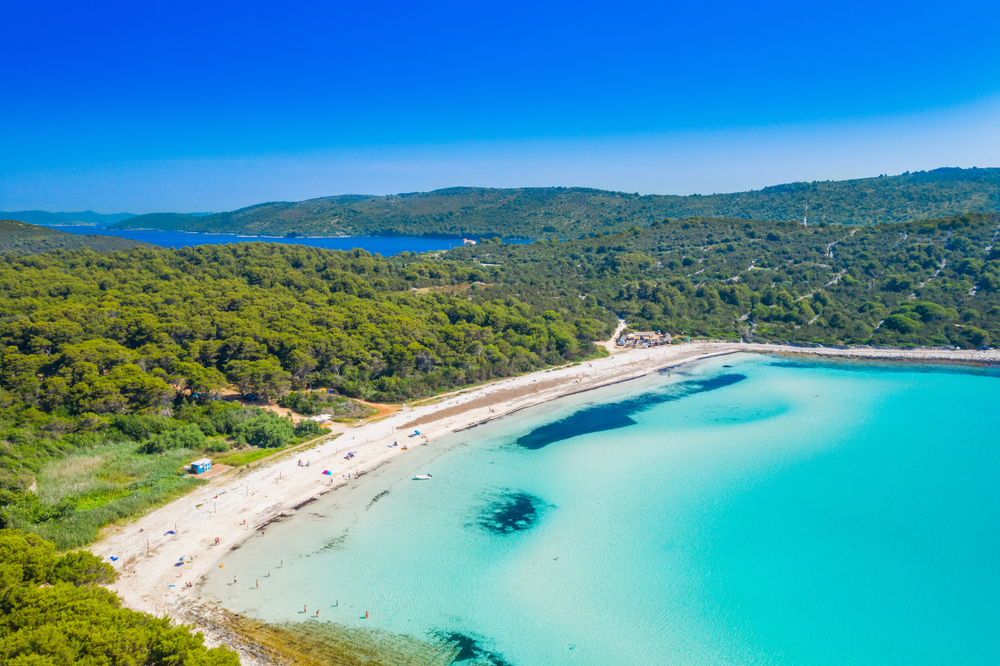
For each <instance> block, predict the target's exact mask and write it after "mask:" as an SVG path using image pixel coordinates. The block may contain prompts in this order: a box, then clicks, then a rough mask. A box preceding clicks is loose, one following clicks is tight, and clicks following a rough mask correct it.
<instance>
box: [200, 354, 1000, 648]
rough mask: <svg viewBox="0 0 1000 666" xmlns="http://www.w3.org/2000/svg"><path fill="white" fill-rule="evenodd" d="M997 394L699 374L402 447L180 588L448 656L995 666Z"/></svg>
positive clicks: (980, 378)
mask: <svg viewBox="0 0 1000 666" xmlns="http://www.w3.org/2000/svg"><path fill="white" fill-rule="evenodd" d="M998 398H1000V378H998V377H997V375H996V373H995V372H991V371H982V370H961V371H957V370H955V369H949V368H937V367H921V366H913V365H911V366H891V365H873V364H861V363H853V362H823V363H819V362H817V363H811V362H810V363H802V362H789V361H787V360H784V359H780V358H771V357H761V356H751V355H737V356H731V357H725V358H722V359H712V360H706V361H702V362H699V363H697V364H694V365H688V366H684V368H683V371H681V372H677V371H674V372H672V373H671V374H670V376H667V375H664V374H660V375H656V376H653V377H649V378H645V379H642V380H637V381H633V382H626V383H623V384H618V385H615V386H612V387H606V388H603V389H599V390H596V391H592V392H589V393H585V394H579V395H577V396H572V397H570V398H567V399H564V400H560V401H555V402H552V403H548V404H545V405H541V406H538V407H536V408H533V409H530V410H524V411H522V412H519V413H518V414H516V415H514V416H511V417H507V418H503V419H500V420H497V421H494V422H491V423H488V424H485V425H483V426H480V427H477V428H474V429H472V430H469V431H465V432H460V433H455V434H453V435H451V436H449V437H447V438H443V439H441V440H439V441H436V442H434V443H433V444H432V445H431V446H428V447H419V448H417V449H415V450H412V451H408V452H406V453H405V454H403V455H401V456H400V457H398V458H397V459H396V460H394V461H393V462H391V463H389V464H386V465H383V466H382V467H380V468H377V469H376V470H374V471H373V472H370V473H369V474H367V475H365V476H363V477H362V478H361V479H360V480H358V481H356V482H354V483H352V484H351V485H349V486H347V487H345V488H342V489H340V490H337V491H336V492H333V493H330V494H328V495H327V496H324V497H322V498H321V499H320V500H318V501H317V502H314V503H312V504H310V505H309V507H308V508H307V509H303V510H302V511H300V512H298V513H297V514H296V515H294V516H293V517H291V518H289V519H287V520H284V521H282V522H278V523H275V524H273V525H272V526H270V527H269V528H268V530H267V536H266V538H253V539H250V540H248V541H246V542H244V544H243V545H242V546H241V547H240V548H239V549H238V550H235V551H233V552H231V553H229V554H228V555H227V556H226V558H225V560H224V563H225V568H224V569H218V570H217V572H216V573H213V574H212V575H210V576H208V577H207V579H206V580H205V581H203V583H202V594H204V595H205V596H206V597H207V598H209V599H215V600H217V601H219V602H220V603H221V604H223V605H224V606H225V607H227V608H229V609H231V610H233V611H235V612H239V613H244V614H247V615H249V616H251V617H256V618H259V619H261V620H264V621H267V622H271V623H275V624H279V625H284V626H286V627H304V628H305V627H311V628H313V631H314V633H315V632H318V633H319V634H322V632H323V631H326V632H328V633H329V634H330V635H333V634H335V633H336V632H337V631H349V632H354V633H351V634H349V635H350V636H351V637H353V639H355V640H360V639H361V637H363V636H369V637H370V642H371V644H375V645H379V644H381V645H384V646H385V649H386V650H389V649H390V648H391V649H392V650H396V652H395V654H398V651H399V650H400V649H402V648H401V647H400V646H401V645H404V646H405V645H409V644H408V643H406V641H402V640H395V641H394V640H393V639H392V637H393V636H395V637H410V638H413V639H416V640H418V641H421V642H423V643H426V644H428V645H434V644H437V645H451V646H452V647H453V648H454V649H455V650H456V651H457V659H456V661H457V662H459V663H461V662H466V663H470V664H472V663H492V664H495V665H496V666H505V665H506V666H509V665H518V666H528V665H539V666H541V665H547V664H557V665H560V664H567V665H569V664H579V665H588V666H589V665H593V666H598V665H602V664H637V665H638V664H676V665H678V666H708V665H710V664H711V665H715V664H734V665H735V664H740V665H753V664H759V665H762V666H771V665H775V666H777V665H788V666H792V665H798V664H811V665H816V666H840V665H843V664H873V665H874V664H877V665H879V666H885V665H897V664H898V665H900V666H903V665H904V664H905V665H907V666H923V665H926V666H930V665H932V664H951V663H956V664H959V663H960V664H973V665H984V666H985V665H987V664H996V663H998V662H1000V632H997V631H996V627H998V626H1000V603H998V601H997V599H998V598H1000V531H998V529H997V525H1000V493H998V490H997V484H996V478H997V476H998V474H1000V439H998V438H997V437H996V436H995V425H996V420H997V416H998V414H1000V412H998V408H997V405H998ZM417 473H432V474H433V479H432V480H430V481H413V480H412V477H413V476H414V475H415V474H417ZM282 564H283V566H282ZM268 572H270V575H268ZM236 574H238V575H239V580H240V584H239V585H233V584H232V580H233V576H234V575H236ZM257 580H259V581H260V588H259V589H258V588H256V587H255V581H257ZM306 605H307V606H308V609H309V613H308V614H306V613H304V612H302V611H303V606H306ZM314 609H316V610H320V611H321V615H320V618H319V619H316V618H313V617H311V615H312V613H313V612H314ZM366 615H367V617H366ZM407 649H409V648H407ZM420 654H423V653H421V652H419V650H418V651H416V652H414V655H415V656H414V657H413V660H412V661H411V662H410V663H425V662H423V661H421V658H422V657H420V656H419V655H420ZM427 663H430V658H428V661H427Z"/></svg>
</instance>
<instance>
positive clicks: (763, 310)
mask: <svg viewBox="0 0 1000 666" xmlns="http://www.w3.org/2000/svg"><path fill="white" fill-rule="evenodd" d="M998 232H1000V222H998V215H997V214H996V213H992V214H974V213H973V214H968V215H961V216H956V217H950V218H943V219H938V220H930V221H923V222H913V223H906V224H880V225H872V226H867V227H850V228H848V227H842V226H839V225H826V224H819V225H810V226H803V225H801V224H799V223H795V222H755V221H748V220H735V219H726V218H692V219H687V220H673V221H666V222H657V223H654V224H653V225H651V226H650V227H647V228H645V229H639V228H635V229H633V230H630V231H626V232H623V233H620V234H613V235H605V236H598V237H595V238H586V239H577V240H570V241H565V242H555V243H553V242H536V243H532V244H530V245H509V244H505V245H500V244H497V243H495V242H488V241H487V242H486V243H485V244H481V245H476V246H465V247H459V248H455V249H453V250H451V251H450V252H448V253H447V254H446V255H445V256H446V258H448V259H452V260H455V261H457V262H459V263H460V264H461V263H462V262H466V261H480V262H483V263H486V264H496V266H494V267H492V268H491V270H497V271H499V272H500V273H499V275H498V276H497V277H496V278H493V279H494V280H495V282H496V284H495V286H494V287H493V288H492V291H493V293H494V294H501V293H502V294H505V295H507V296H509V297H513V298H532V299H542V298H543V296H542V294H545V298H546V299H547V301H546V303H545V304H544V305H542V306H541V307H549V308H552V309H553V310H558V309H559V307H562V304H566V303H573V302H576V301H580V302H587V303H589V302H591V301H593V302H595V303H596V304H598V305H600V306H601V307H605V308H608V309H610V310H612V311H613V312H615V313H616V314H619V315H621V316H622V317H624V318H626V319H627V320H628V321H629V323H630V324H631V325H632V327H633V328H636V329H638V328H645V329H650V328H651V329H659V330H663V331H667V332H669V333H672V334H678V335H685V336H698V337H704V336H710V337H724V338H729V339H738V338H740V337H743V338H745V339H752V340H766V341H788V342H806V343H819V344H826V345H836V344H844V343H851V344H876V345H933V346H937V345H955V346H959V347H965V348H970V347H978V346H980V345H983V344H991V343H993V342H1000V249H998V248H997V247H996V246H997V240H998Z"/></svg>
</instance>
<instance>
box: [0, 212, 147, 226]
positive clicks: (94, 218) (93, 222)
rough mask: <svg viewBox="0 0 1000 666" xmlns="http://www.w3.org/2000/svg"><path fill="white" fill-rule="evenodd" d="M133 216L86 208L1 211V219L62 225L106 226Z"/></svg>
mask: <svg viewBox="0 0 1000 666" xmlns="http://www.w3.org/2000/svg"><path fill="white" fill-rule="evenodd" d="M131 217H135V215H133V214H132V213H110V214H107V215H105V214H103V213H95V212H94V211H92V210H85V211H80V212H76V213H50V212H48V211H44V210H20V211H0V220H17V221H19V222H27V223H28V224H38V225H44V226H62V227H106V226H109V225H111V224H114V223H116V222H122V221H124V220H127V219H129V218H131Z"/></svg>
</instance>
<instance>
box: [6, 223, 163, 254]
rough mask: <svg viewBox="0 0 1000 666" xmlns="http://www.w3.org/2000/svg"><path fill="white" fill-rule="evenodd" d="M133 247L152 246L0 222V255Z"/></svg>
mask: <svg viewBox="0 0 1000 666" xmlns="http://www.w3.org/2000/svg"><path fill="white" fill-rule="evenodd" d="M135 247H147V248H153V247H156V246H155V245H152V244H151V243H143V242H141V241H134V240H130V239H128V238H117V237H115V236H98V235H95V234H86V235H81V234H69V233H66V232H65V231H58V230H56V229H49V228H48V227H39V226H36V225H34V224H27V223H25V222H21V221H19V220H0V252H23V253H25V254H33V253H36V252H48V251H50V250H76V249H80V248H90V249H91V250H94V251H95V252H113V251H119V250H128V249H131V248H135Z"/></svg>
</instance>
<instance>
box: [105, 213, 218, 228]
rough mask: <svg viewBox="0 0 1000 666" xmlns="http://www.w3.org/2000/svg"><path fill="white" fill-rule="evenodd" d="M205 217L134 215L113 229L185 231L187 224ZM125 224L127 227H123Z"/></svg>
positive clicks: (154, 214) (153, 214) (162, 214)
mask: <svg viewBox="0 0 1000 666" xmlns="http://www.w3.org/2000/svg"><path fill="white" fill-rule="evenodd" d="M204 217H205V215H204V214H197V213H147V214H146V215H136V216H134V217H131V218H129V219H128V220H127V221H126V222H121V223H119V224H115V225H114V226H113V228H115V229H187V226H185V225H187V224H193V223H195V222H197V221H198V220H201V219H203V218H204ZM126 224H127V226H125V225H126Z"/></svg>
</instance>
